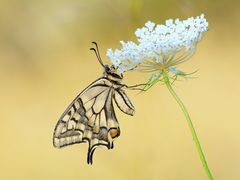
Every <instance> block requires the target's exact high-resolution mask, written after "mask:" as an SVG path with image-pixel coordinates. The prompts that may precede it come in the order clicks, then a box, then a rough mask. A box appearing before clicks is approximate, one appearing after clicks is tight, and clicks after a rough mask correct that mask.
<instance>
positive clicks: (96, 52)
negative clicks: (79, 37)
mask: <svg viewBox="0 0 240 180" xmlns="http://www.w3.org/2000/svg"><path fill="white" fill-rule="evenodd" d="M92 43H93V44H95V46H96V48H97V50H96V49H95V48H90V50H93V51H94V52H95V54H96V56H97V59H98V61H99V63H100V64H101V65H102V66H103V67H105V66H104V64H103V61H102V58H101V56H100V53H99V49H98V45H97V43H96V42H92Z"/></svg>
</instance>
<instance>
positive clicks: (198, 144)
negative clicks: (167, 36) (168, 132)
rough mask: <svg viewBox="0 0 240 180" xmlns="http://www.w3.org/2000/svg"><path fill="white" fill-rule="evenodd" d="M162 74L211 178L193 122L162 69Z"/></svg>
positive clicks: (210, 179)
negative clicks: (183, 116)
mask: <svg viewBox="0 0 240 180" xmlns="http://www.w3.org/2000/svg"><path fill="white" fill-rule="evenodd" d="M162 75H163V80H164V83H165V84H166V86H167V88H168V90H169V92H170V93H171V94H172V96H173V97H174V99H175V100H176V101H177V103H178V105H179V106H180V108H181V109H182V111H183V113H184V115H185V118H186V120H187V123H188V127H189V128H190V130H191V134H192V137H193V141H194V142H195V145H196V148H197V151H198V154H199V156H200V159H201V162H202V165H203V167H204V169H205V172H206V174H207V176H208V178H209V180H213V176H212V174H211V171H210V169H209V167H208V164H207V161H206V158H205V156H204V153H203V150H202V148H201V144H200V142H199V139H198V137H197V133H196V131H195V129H194V126H193V123H192V120H191V117H190V115H189V113H188V110H187V108H186V107H185V105H184V104H183V102H182V101H181V99H180V98H179V97H178V95H177V94H176V92H175V91H174V89H173V88H172V85H171V82H170V80H169V77H168V75H167V73H166V72H165V71H164V70H163V71H162Z"/></svg>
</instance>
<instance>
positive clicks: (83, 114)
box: [53, 78, 120, 163]
mask: <svg viewBox="0 0 240 180" xmlns="http://www.w3.org/2000/svg"><path fill="white" fill-rule="evenodd" d="M114 91H115V90H114V89H113V88H112V83H111V82H110V81H109V80H108V79H106V78H100V79H98V80H96V81H95V82H93V83H92V84H90V85H89V86H88V87H87V88H86V89H85V90H83V91H82V92H81V93H80V94H79V95H78V96H77V97H76V98H75V99H74V100H73V102H72V103H71V104H70V105H69V107H68V108H67V109H66V111H65V112H64V113H63V115H62V116H61V117H60V119H59V121H58V123H57V125H56V127H55V130H54V135H53V145H54V147H56V148H62V147H64V146H68V145H72V144H76V143H83V142H88V143H89V148H88V163H92V156H93V153H94V151H95V149H96V148H97V147H98V146H106V147H107V148H108V149H110V148H112V147H113V139H114V138H115V137H117V136H119V135H120V129H119V125H118V122H117V119H116V116H115V112H114V108H113V104H112V97H113V94H114Z"/></svg>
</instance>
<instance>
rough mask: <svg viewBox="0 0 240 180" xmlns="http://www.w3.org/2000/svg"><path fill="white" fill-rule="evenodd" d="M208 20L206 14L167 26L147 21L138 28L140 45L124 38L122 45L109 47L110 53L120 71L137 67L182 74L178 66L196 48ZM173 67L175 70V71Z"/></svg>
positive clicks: (111, 59) (166, 24)
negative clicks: (113, 47)
mask: <svg viewBox="0 0 240 180" xmlns="http://www.w3.org/2000/svg"><path fill="white" fill-rule="evenodd" d="M207 28H208V22H207V20H206V19H205V18H204V15H203V14H202V15H200V16H197V17H196V18H193V17H191V18H188V19H186V20H183V21H180V20H179V19H176V20H172V19H168V20H166V22H165V24H164V25H161V24H160V25H157V24H155V23H153V22H151V21H148V22H147V23H146V24H145V26H144V27H142V28H139V29H137V30H136V32H135V35H136V37H137V39H138V44H136V43H134V42H131V41H130V42H127V43H125V42H123V41H121V42H120V43H121V45H122V48H121V49H120V50H119V49H116V50H115V51H113V50H112V49H108V51H107V56H108V57H109V59H110V61H111V63H112V64H113V65H115V66H117V67H118V68H119V71H120V72H125V71H129V70H131V69H133V68H135V67H137V66H138V68H137V70H141V71H145V72H156V71H162V70H163V69H165V70H169V71H170V72H172V73H174V74H175V75H179V74H178V73H177V72H180V70H177V69H176V67H175V66H176V65H178V64H180V63H183V62H185V61H186V60H188V59H189V57H191V56H192V55H193V53H194V51H195V48H196V45H197V43H198V42H199V41H200V40H201V38H202V34H203V32H205V31H207ZM173 69H175V70H174V71H173Z"/></svg>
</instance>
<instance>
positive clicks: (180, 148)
mask: <svg viewBox="0 0 240 180" xmlns="http://www.w3.org/2000/svg"><path fill="white" fill-rule="evenodd" d="M201 13H205V15H206V18H207V19H208V21H209V31H208V32H207V33H205V36H204V38H203V40H202V41H201V42H200V43H199V45H198V49H197V52H196V54H195V55H194V56H193V57H192V59H191V61H189V62H187V63H185V64H183V65H181V69H182V70H185V71H187V72H192V71H194V70H196V69H199V71H198V73H197V74H196V75H197V77H198V78H196V79H189V80H187V81H181V82H177V83H176V84H175V89H176V91H177V93H178V94H179V96H180V97H181V98H182V100H183V101H184V103H185V104H186V106H187V107H188V109H189V112H190V114H191V116H192V119H193V123H194V125H195V128H196V130H197V133H198V135H199V139H200V141H201V144H202V147H203V150H204V152H205V155H206V158H207V161H208V164H209V166H210V169H211V170H212V173H213V176H214V177H215V179H217V180H230V179H231V180H239V179H240V171H239V169H240V153H239V152H240V110H239V106H240V95H239V93H240V82H239V77H240V68H239V66H240V54H239V51H240V49H239V47H240V43H239V41H240V34H239V31H240V21H239V18H240V3H239V1H237V0H221V1H216V0H215V1H214V0H208V1H207V0H205V1H200V0H162V1H158V0H148V1H147V0H115V1H111V0H102V1H97V0H92V1H83V0H70V1H69V0H68V1H67V0H52V1H46V0H43V1H39V0H38V1H37V0H1V1H0V82H1V93H0V99H1V108H0V114H1V120H0V126H1V129H0V144H1V147H0V180H16V179H19V180H22V179H24V180H26V179H27V180H28V179H29V180H55V179H58V180H66V179H69V180H83V179H84V180H95V179H99V180H100V179H105V180H110V179H114V180H123V179H125V180H135V179H137V180H193V179H194V180H204V179H207V176H206V175H205V172H204V169H203V167H202V165H201V162H200V159H199V156H198V154H197V150H196V148H195V145H194V142H193V140H192V137H191V134H190V130H189V129H188V126H187V123H186V120H185V118H184V116H183V114H182V112H181V110H180V108H179V107H178V105H177V104H176V102H175V101H174V99H173V98H172V97H171V95H170V94H169V92H168V91H167V89H166V87H164V86H160V84H159V85H156V86H154V87H153V88H152V89H150V90H149V91H148V92H146V93H142V94H138V92H132V91H131V92H130V91H127V93H128V95H129V96H130V97H131V99H132V101H133V102H134V105H135V108H136V114H135V116H133V117H130V116H127V115H125V114H123V113H121V112H120V111H119V110H117V109H116V111H117V112H116V113H117V116H118V120H119V122H120V127H121V132H122V134H121V136H120V137H119V138H118V139H117V140H116V141H115V148H114V149H113V150H110V151H109V150H107V149H105V148H100V149H98V150H97V151H96V153H95V156H94V164H93V165H92V166H90V165H87V163H86V152H87V144H80V145H74V146H71V147H67V148H64V149H61V150H59V149H55V148H54V147H53V146H52V134H53V129H54V127H55V124H56V123H57V120H58V118H59V117H60V115H61V114H62V112H63V111H64V110H65V108H66V107H67V106H68V104H69V103H70V102H71V100H72V99H73V98H74V97H75V96H76V95H77V94H78V93H79V92H80V91H81V90H82V89H83V88H85V87H86V86H87V85H88V84H89V83H91V82H92V81H94V80H95V79H96V78H98V77H100V76H101V75H102V68H101V66H100V65H99V63H98V62H97V59H96V57H95V55H94V54H93V52H90V51H89V48H90V47H92V44H91V41H93V40H94V41H97V42H98V43H99V46H100V50H101V53H102V56H103V57H104V59H105V62H106V63H107V62H108V59H107V58H106V56H105V52H106V49H107V48H118V47H119V46H120V45H119V40H136V39H134V31H135V29H136V28H137V27H142V26H143V25H144V23H145V22H146V21H147V20H151V21H154V22H156V23H163V22H164V21H165V19H168V18H181V19H185V18H188V17H191V16H197V15H200V14H201ZM147 78H148V74H142V73H132V72H129V73H126V74H125V79H124V83H126V84H129V85H133V84H138V83H143V82H145V81H146V80H147Z"/></svg>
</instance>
